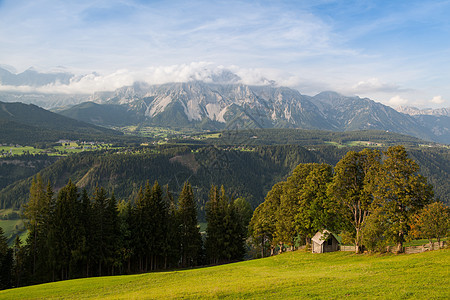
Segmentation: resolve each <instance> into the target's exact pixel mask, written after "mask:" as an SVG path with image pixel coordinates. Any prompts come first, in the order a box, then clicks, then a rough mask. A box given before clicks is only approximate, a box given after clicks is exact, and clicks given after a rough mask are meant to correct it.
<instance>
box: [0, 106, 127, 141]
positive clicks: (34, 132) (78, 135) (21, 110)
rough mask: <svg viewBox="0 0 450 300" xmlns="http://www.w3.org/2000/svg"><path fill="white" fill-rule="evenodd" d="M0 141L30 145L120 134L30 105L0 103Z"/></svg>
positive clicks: (103, 137)
mask: <svg viewBox="0 0 450 300" xmlns="http://www.w3.org/2000/svg"><path fill="white" fill-rule="evenodd" d="M0 128H1V129H0V140H1V141H2V142H3V143H18V144H22V145H23V144H27V145H30V144H32V143H35V142H54V141H57V140H59V139H73V140H76V139H85V140H105V139H108V138H114V136H121V135H122V133H120V132H117V131H114V130H111V129H106V128H102V127H98V126H95V125H92V124H88V123H84V122H80V121H77V120H74V119H71V118H67V117H64V116H61V115H58V114H55V113H52V112H50V111H47V110H45V109H43V108H40V107H38V106H36V105H33V104H29V105H27V104H23V103H5V102H0Z"/></svg>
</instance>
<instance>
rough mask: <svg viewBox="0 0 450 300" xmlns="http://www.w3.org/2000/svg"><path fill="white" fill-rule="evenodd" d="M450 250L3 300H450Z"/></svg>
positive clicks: (45, 288) (35, 289)
mask: <svg viewBox="0 0 450 300" xmlns="http://www.w3.org/2000/svg"><path fill="white" fill-rule="evenodd" d="M449 270H450V250H448V249H444V250H439V251H429V252H424V253H420V254H409V255H405V254H403V255H393V254H386V255H355V254H351V253H347V252H334V253H326V254H312V253H307V252H300V251H296V252H288V253H284V254H282V255H278V256H275V257H270V258H264V259H259V260H252V261H245V262H240V263H235V264H228V265H221V266H215V267H207V268H198V269H191V270H181V271H171V272H159V273H157V272H155V273H148V274H140V275H128V276H114V277H98V278H88V279H77V280H70V281H63V282H56V283H48V284H42V285H37V286H30V287H23V288H17V289H11V290H5V291H1V292H0V298H1V299H49V298H63V299H103V298H111V299H140V298H146V299H174V298H177V299H179V298H183V299H204V298H229V299H236V298H240V299H242V298H252V299H253V298H265V299H271V298H278V299H279V298H281V299H285V298H288V297H289V298H294V299H306V298H307V299H311V298H312V299H323V298H326V299H342V298H347V299H356V298H358V299H377V298H378V299H394V298H396V299H448V297H449V295H450V288H449V287H450V276H449V275H450V274H449Z"/></svg>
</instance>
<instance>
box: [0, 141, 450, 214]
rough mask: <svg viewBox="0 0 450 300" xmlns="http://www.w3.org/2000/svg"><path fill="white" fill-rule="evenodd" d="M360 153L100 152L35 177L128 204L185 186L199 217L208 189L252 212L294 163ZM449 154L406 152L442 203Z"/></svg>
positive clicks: (23, 188)
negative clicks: (150, 186) (150, 190)
mask: <svg viewBox="0 0 450 300" xmlns="http://www.w3.org/2000/svg"><path fill="white" fill-rule="evenodd" d="M361 149H362V147H335V146H323V145H322V146H314V147H302V146H297V145H284V146H282V145H279V146H253V147H250V146H246V147H244V146H240V147H237V146H236V147H230V146H223V147H222V146H189V147H188V146H165V147H163V146H160V147H156V148H154V147H153V148H152V147H149V148H142V147H141V148H136V149H134V150H128V151H120V152H119V151H116V152H111V151H103V152H89V153H87V152H86V153H80V154H75V155H71V156H68V157H65V158H61V159H60V160H58V161H57V162H56V163H54V164H53V165H51V166H49V167H47V168H45V169H43V170H42V171H41V175H42V178H43V180H44V182H47V181H50V183H51V184H52V186H54V188H55V189H56V190H58V189H59V188H61V187H62V186H64V185H65V184H67V182H68V180H69V179H71V180H72V181H73V182H75V183H76V184H77V186H79V187H84V188H86V189H87V190H88V191H89V192H90V193H92V192H93V191H94V189H95V187H96V186H103V187H105V188H106V189H107V191H108V192H112V191H114V193H115V195H116V197H117V198H119V199H124V198H125V199H130V200H133V199H134V198H135V195H136V194H137V192H138V190H139V188H140V187H141V186H143V185H144V184H145V182H146V181H147V180H149V181H150V182H153V181H155V180H158V182H159V183H160V184H161V185H162V186H164V185H168V186H169V189H170V190H171V191H172V192H173V193H174V194H177V193H178V192H179V191H180V189H181V186H182V184H183V183H184V181H186V180H189V181H190V182H191V184H192V186H193V189H194V191H195V193H196V195H197V196H198V199H197V201H198V207H199V210H200V217H201V218H203V217H204V203H205V201H206V199H207V195H208V192H209V190H210V188H211V185H213V184H214V185H222V184H223V185H224V186H225V187H226V188H227V190H228V191H229V192H230V193H231V195H233V197H235V198H237V197H245V198H246V199H247V200H248V201H249V202H250V203H251V204H252V206H253V208H255V207H256V206H258V205H259V204H260V203H261V202H262V201H263V199H264V197H265V195H266V193H267V192H268V191H269V190H270V189H271V187H272V186H273V184H274V183H276V182H278V181H280V180H283V179H285V178H286V177H287V176H288V175H289V174H290V172H292V170H293V169H294V168H295V167H296V166H297V165H298V164H299V163H327V164H330V165H332V166H334V165H335V164H336V163H337V162H338V161H339V160H340V159H341V158H342V157H343V156H344V155H345V153H347V152H348V151H350V150H356V151H359V150H361ZM449 152H450V151H449V150H448V149H445V148H411V149H408V153H410V155H411V157H412V158H413V159H415V160H416V161H417V162H418V164H419V165H420V166H421V171H420V172H421V174H423V175H424V176H426V177H427V178H428V180H429V182H430V183H432V184H433V185H434V190H435V195H436V197H437V198H440V199H441V200H442V201H444V202H446V203H448V202H449V195H450V185H449V184H448V183H449V174H450V167H449V166H450V153H449ZM30 184H31V178H28V179H25V180H22V181H19V182H16V183H14V184H12V185H9V186H8V187H6V188H4V189H3V190H1V191H0V204H1V207H2V208H6V207H15V208H19V207H20V206H21V205H23V204H24V203H26V201H27V200H28V193H29V188H30Z"/></svg>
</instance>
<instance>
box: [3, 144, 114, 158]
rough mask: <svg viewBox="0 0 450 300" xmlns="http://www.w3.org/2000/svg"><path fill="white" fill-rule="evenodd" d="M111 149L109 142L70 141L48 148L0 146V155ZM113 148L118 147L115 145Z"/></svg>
mask: <svg viewBox="0 0 450 300" xmlns="http://www.w3.org/2000/svg"><path fill="white" fill-rule="evenodd" d="M105 149H113V147H112V145H111V144H97V143H95V144H93V145H91V144H83V143H77V142H70V143H65V144H59V145H58V146H52V147H51V148H49V149H39V148H34V147H31V146H0V157H1V156H6V155H24V154H44V153H45V154H47V155H50V156H51V155H58V156H64V155H67V154H70V153H79V152H83V151H95V150H105ZM114 149H120V148H119V147H115V148H114Z"/></svg>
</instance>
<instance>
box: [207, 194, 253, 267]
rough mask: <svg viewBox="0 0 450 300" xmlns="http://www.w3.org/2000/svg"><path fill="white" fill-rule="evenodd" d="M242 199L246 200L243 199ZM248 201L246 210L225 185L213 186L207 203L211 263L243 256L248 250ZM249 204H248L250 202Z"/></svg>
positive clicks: (208, 244)
mask: <svg viewBox="0 0 450 300" xmlns="http://www.w3.org/2000/svg"><path fill="white" fill-rule="evenodd" d="M241 203H242V202H241ZM245 207H246V206H245V203H243V204H241V208H243V209H242V210H239V208H238V207H237V206H236V205H235V201H233V199H229V198H228V197H227V195H226V193H225V188H224V187H223V186H222V187H221V189H220V192H219V190H218V189H217V187H216V186H212V187H211V191H210V194H209V200H208V202H207V203H206V221H207V222H208V226H207V228H206V242H205V247H206V255H207V259H208V261H209V262H210V263H211V264H218V263H226V262H230V261H235V260H242V259H243V257H244V254H245V247H244V242H245V235H246V232H245V228H246V225H245V223H246V222H247V224H248V221H246V220H245V219H244V218H248V217H246V216H245V215H244V214H241V212H242V213H244V209H245ZM247 207H248V206H247Z"/></svg>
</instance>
